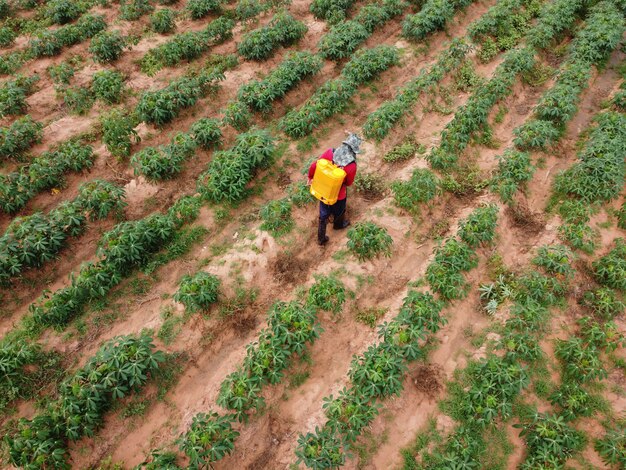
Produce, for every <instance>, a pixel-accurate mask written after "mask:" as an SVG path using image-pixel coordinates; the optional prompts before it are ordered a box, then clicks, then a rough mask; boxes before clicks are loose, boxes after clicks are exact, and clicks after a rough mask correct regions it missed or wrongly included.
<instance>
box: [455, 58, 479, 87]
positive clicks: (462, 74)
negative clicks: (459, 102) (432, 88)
mask: <svg viewBox="0 0 626 470" xmlns="http://www.w3.org/2000/svg"><path fill="white" fill-rule="evenodd" d="M481 83H483V78H482V77H481V76H480V75H478V74H477V73H476V71H475V70H474V66H473V65H472V63H471V62H469V61H467V60H466V61H465V62H463V64H462V65H461V66H460V67H459V68H458V69H457V71H456V72H455V74H454V86H455V87H456V88H457V89H458V90H459V91H462V92H468V91H472V90H473V89H474V88H476V87H477V86H479V85H480V84H481Z"/></svg>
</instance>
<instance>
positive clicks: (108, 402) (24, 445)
mask: <svg viewBox="0 0 626 470" xmlns="http://www.w3.org/2000/svg"><path fill="white" fill-rule="evenodd" d="M164 359H165V357H164V355H163V353H162V352H160V351H154V345H153V344H152V338H150V337H149V336H140V337H138V338H135V337H132V336H124V337H118V338H114V339H112V340H111V341H109V342H107V343H105V344H104V345H103V346H102V347H101V348H100V349H99V350H98V352H97V353H96V355H95V356H94V357H92V358H91V359H90V360H89V362H87V364H86V365H85V366H84V367H82V368H81V369H79V370H78V371H76V373H74V375H73V376H72V377H70V378H69V379H67V380H66V381H64V382H63V383H62V384H61V385H60V386H59V390H58V398H57V399H56V400H55V401H53V402H51V403H49V404H48V405H47V406H46V408H45V411H43V412H41V413H39V414H38V415H36V416H35V417H34V418H33V419H32V420H27V419H23V418H22V419H20V421H19V423H18V425H17V430H16V432H15V433H14V434H12V435H10V436H7V438H6V441H7V444H8V448H9V457H10V461H11V463H13V464H14V465H17V466H20V467H24V468H58V469H69V468H70V465H69V463H68V457H69V456H68V442H69V441H77V440H78V439H80V438H82V437H84V436H93V435H94V433H95V431H96V430H97V429H98V428H99V427H100V426H102V423H103V421H104V414H105V413H106V412H107V411H108V410H109V409H110V408H111V406H112V404H113V403H114V402H116V401H117V400H120V399H122V398H124V397H125V396H127V395H130V394H131V393H132V392H133V391H138V390H140V389H141V388H142V387H143V386H144V385H145V383H146V382H147V381H148V379H149V377H150V374H151V373H153V372H154V371H155V370H156V369H157V368H158V367H159V363H160V362H162V361H163V360H164Z"/></svg>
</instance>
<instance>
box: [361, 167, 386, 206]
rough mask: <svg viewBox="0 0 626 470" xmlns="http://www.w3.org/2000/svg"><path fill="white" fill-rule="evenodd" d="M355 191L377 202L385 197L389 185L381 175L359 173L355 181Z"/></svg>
mask: <svg viewBox="0 0 626 470" xmlns="http://www.w3.org/2000/svg"><path fill="white" fill-rule="evenodd" d="M354 189H355V190H356V192H358V193H359V194H361V195H362V196H363V197H364V198H365V199H368V200H376V199H381V198H382V197H383V196H384V194H385V191H386V190H387V185H386V184H385V179H384V178H383V177H382V176H381V175H379V174H376V173H365V172H359V174H358V175H357V176H356V178H355V179H354Z"/></svg>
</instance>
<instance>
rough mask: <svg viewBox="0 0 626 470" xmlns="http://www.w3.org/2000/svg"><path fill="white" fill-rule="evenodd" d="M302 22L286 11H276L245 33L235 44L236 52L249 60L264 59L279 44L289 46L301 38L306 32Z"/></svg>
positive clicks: (272, 53) (272, 52) (270, 54)
mask: <svg viewBox="0 0 626 470" xmlns="http://www.w3.org/2000/svg"><path fill="white" fill-rule="evenodd" d="M307 29H308V28H307V27H306V26H305V24H304V23H302V22H300V21H297V20H296V19H295V18H294V17H293V16H291V15H290V14H289V13H287V12H281V13H277V14H276V15H274V17H272V19H271V20H270V22H269V23H268V24H267V25H266V26H263V27H262V28H259V29H256V30H254V31H250V32H249V33H246V34H244V35H243V37H242V38H241V42H239V44H237V52H238V53H239V54H240V55H241V56H243V57H245V58H246V59H249V60H266V59H269V58H270V57H272V55H274V52H275V51H276V49H277V48H278V47H280V46H285V47H286V46H289V45H291V44H294V43H295V42H297V41H299V40H300V39H302V37H303V36H304V34H305V33H306V32H307Z"/></svg>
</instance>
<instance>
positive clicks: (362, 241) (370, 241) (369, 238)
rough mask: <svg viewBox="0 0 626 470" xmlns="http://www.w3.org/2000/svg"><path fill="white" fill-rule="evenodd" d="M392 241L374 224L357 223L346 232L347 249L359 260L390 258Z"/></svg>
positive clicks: (382, 229)
mask: <svg viewBox="0 0 626 470" xmlns="http://www.w3.org/2000/svg"><path fill="white" fill-rule="evenodd" d="M392 245H393V239H392V238H391V236H390V235H389V234H388V233H387V230H385V229H384V228H383V227H380V226H379V225H376V224H375V223H374V222H358V223H357V224H355V225H354V227H352V228H351V229H350V230H348V244H347V246H348V249H349V250H350V251H351V252H352V253H353V254H354V255H355V256H356V257H357V258H358V259H359V260H360V261H365V260H369V259H372V258H375V257H377V256H380V255H383V256H386V257H390V256H391V246H392Z"/></svg>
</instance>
